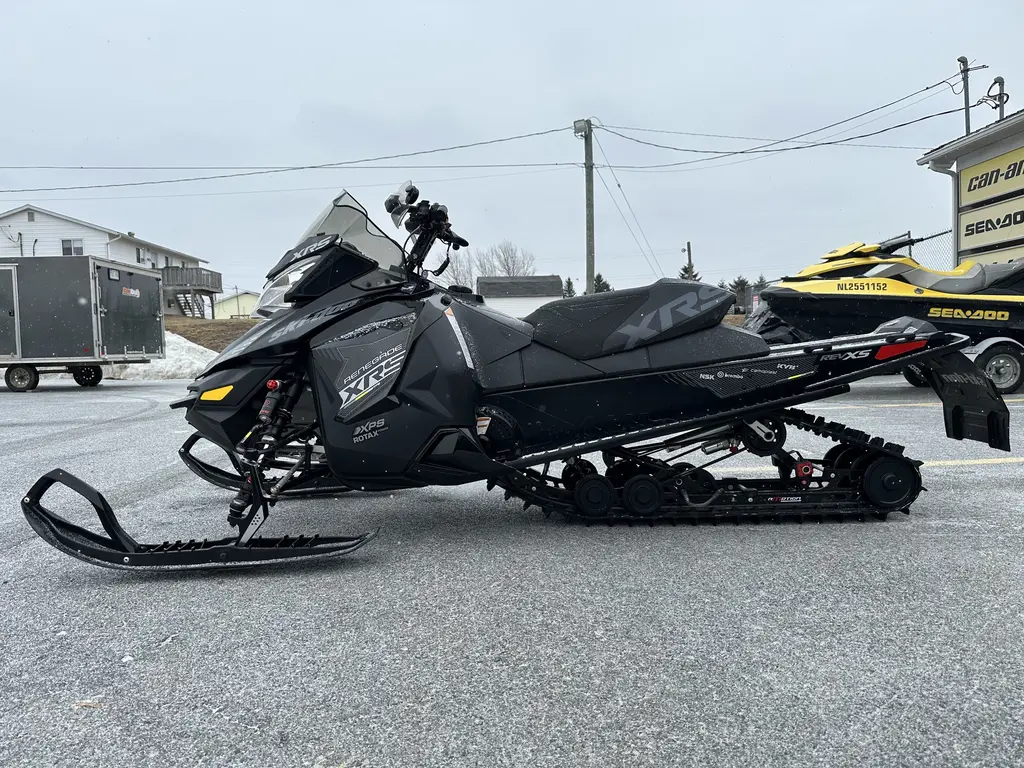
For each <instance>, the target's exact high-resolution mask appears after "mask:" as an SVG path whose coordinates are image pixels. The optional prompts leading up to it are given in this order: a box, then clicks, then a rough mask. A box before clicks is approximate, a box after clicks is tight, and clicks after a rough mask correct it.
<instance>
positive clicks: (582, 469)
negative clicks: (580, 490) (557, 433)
mask: <svg viewBox="0 0 1024 768" xmlns="http://www.w3.org/2000/svg"><path fill="white" fill-rule="evenodd" d="M596 472H597V467H595V466H594V465H593V464H591V463H590V462H589V461H587V460H586V459H579V460H578V461H574V462H572V463H571V464H566V465H565V466H564V467H562V485H564V486H565V487H566V489H567V490H570V491H571V490H572V489H573V488H575V487H576V483H578V482H579V481H580V479H581V478H583V477H585V476H586V475H593V474H595V473H596Z"/></svg>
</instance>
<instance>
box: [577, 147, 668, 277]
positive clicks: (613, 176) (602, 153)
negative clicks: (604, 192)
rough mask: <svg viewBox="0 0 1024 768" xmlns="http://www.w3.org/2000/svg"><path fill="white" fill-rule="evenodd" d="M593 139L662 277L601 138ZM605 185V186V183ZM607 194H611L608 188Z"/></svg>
mask: <svg viewBox="0 0 1024 768" xmlns="http://www.w3.org/2000/svg"><path fill="white" fill-rule="evenodd" d="M594 140H595V141H596V142H597V148H598V149H599V150H601V157H603V158H604V161H605V162H606V163H608V169H609V170H610V171H611V174H612V180H613V181H614V182H615V185H616V186H617V187H618V188H619V193H620V194H621V195H622V199H623V200H624V201H625V202H626V207H627V208H629V212H630V213H631V214H632V216H633V221H635V222H636V228H637V229H638V230H640V236H641V237H643V239H644V242H645V243H647V250H648V251H650V252H651V258H652V259H654V263H655V264H657V266H658V272H660V273H661V276H662V277H664V276H665V270H663V269H662V268H661V264H660V263H659V261H658V257H657V256H655V255H654V249H653V248H652V247H651V241H650V240H648V239H647V234H646V233H645V232H644V228H643V227H642V226H641V225H640V219H638V218H637V216H636V211H634V210H633V205H632V204H631V203H630V202H629V198H628V197H626V190H624V189H623V188H622V183H621V182H620V181H619V177H618V176H616V175H615V168H614V167H613V166H612V164H611V162H612V161H611V160H609V159H608V155H607V154H605V151H604V147H603V146H601V139H599V138H598V137H597V134H594ZM602 181H604V179H602ZM605 186H606V187H607V185H605ZM608 194H609V195H610V194H611V191H610V190H609V192H608ZM641 250H642V249H641ZM648 263H650V262H648Z"/></svg>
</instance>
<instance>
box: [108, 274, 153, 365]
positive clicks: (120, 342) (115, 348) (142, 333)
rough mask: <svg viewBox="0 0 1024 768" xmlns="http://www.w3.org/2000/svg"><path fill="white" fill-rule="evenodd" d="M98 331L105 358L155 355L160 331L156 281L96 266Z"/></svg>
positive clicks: (147, 276)
mask: <svg viewBox="0 0 1024 768" xmlns="http://www.w3.org/2000/svg"><path fill="white" fill-rule="evenodd" d="M96 288H97V294H98V296H99V298H100V306H101V310H100V330H101V333H102V336H103V346H104V348H105V350H106V355H107V356H108V357H118V356H123V355H128V354H143V353H145V354H148V355H153V354H156V352H157V349H159V348H160V347H161V346H162V339H161V334H160V281H159V280H158V279H157V278H155V277H151V276H149V275H141V274H138V273H137V272H133V271H131V270H130V269H128V268H114V267H109V266H107V265H105V264H102V265H97V266H96Z"/></svg>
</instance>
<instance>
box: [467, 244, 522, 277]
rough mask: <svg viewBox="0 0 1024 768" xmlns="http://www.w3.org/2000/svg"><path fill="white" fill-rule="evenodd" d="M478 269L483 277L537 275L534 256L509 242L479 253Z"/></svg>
mask: <svg viewBox="0 0 1024 768" xmlns="http://www.w3.org/2000/svg"><path fill="white" fill-rule="evenodd" d="M476 268H477V272H478V273H479V274H480V276H481V277H495V276H504V277H521V276H523V275H532V274H535V273H536V269H535V267H534V258H533V254H532V253H530V252H529V251H525V250H521V249H520V248H519V246H518V245H516V244H515V243H513V242H511V241H509V240H502V241H501V242H500V243H498V244H497V245H492V246H491V247H490V248H488V249H487V250H485V251H477V254H476Z"/></svg>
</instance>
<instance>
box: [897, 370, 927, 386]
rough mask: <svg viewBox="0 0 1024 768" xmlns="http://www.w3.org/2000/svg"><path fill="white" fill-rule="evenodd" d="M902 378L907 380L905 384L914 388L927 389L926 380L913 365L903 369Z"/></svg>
mask: <svg viewBox="0 0 1024 768" xmlns="http://www.w3.org/2000/svg"><path fill="white" fill-rule="evenodd" d="M903 378H904V379H906V380H907V383H909V384H912V385H914V386H915V387H927V386H929V384H928V379H926V378H925V377H924V375H922V373H921V371H920V370H919V369H918V368H917V367H916V366H913V365H908V366H907V367H906V368H904V369H903Z"/></svg>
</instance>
